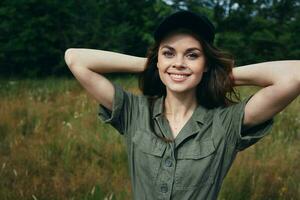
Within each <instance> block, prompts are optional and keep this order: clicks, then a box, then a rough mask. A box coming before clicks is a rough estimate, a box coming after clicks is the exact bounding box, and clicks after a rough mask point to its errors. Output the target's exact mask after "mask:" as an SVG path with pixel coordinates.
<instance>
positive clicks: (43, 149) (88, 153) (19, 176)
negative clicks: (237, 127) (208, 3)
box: [0, 76, 300, 200]
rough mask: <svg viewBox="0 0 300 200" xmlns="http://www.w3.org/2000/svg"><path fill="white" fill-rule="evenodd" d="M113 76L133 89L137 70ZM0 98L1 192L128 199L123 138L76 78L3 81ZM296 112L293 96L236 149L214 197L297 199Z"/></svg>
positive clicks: (299, 134) (245, 91) (299, 104)
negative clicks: (264, 130) (256, 136)
mask: <svg viewBox="0 0 300 200" xmlns="http://www.w3.org/2000/svg"><path fill="white" fill-rule="evenodd" d="M112 79H113V81H115V82H117V83H119V84H122V86H123V87H124V88H125V89H127V90H130V91H132V92H137V91H138V90H137V79H136V77H134V76H127V77H126V78H122V79H121V78H118V77H117V76H114V77H112ZM256 90H257V88H254V87H251V88H250V87H247V88H245V87H244V88H242V87H241V88H240V92H241V96H242V98H244V97H246V96H247V95H249V94H251V93H254V92H255V91H256ZM0 105H1V107H0V177H1V179H0V199H2V200H8V199H31V200H32V199H39V200H40V199H44V200H48V199H49V200H50V199H51V200H55V199H57V200H58V199H73V200H77V199H78V200H79V199H80V200H81V199H83V200H94V199H105V198H107V199H110V198H111V199H116V200H127V199H131V197H132V196H131V193H130V187H131V186H130V178H129V175H128V166H127V155H126V152H125V146H124V143H123V138H122V136H120V135H119V134H118V133H117V132H116V131H115V130H114V129H113V128H112V127H110V126H109V125H105V124H103V123H102V122H101V121H100V120H99V118H98V117H97V112H98V105H97V102H96V101H95V100H93V99H92V98H91V97H90V96H88V95H87V93H86V92H85V91H84V90H83V88H82V87H81V86H80V85H79V84H78V82H77V81H76V80H75V79H70V80H68V79H54V78H49V79H42V80H0ZM299 111H300V100H299V98H298V99H296V100H295V101H294V102H293V103H292V104H291V105H289V106H288V107H287V108H286V109H285V110H284V111H283V112H281V113H280V114H278V115H277V116H276V119H275V125H274V127H273V129H272V132H271V133H270V134H269V135H268V136H266V137H265V138H264V139H263V140H261V141H260V142H258V144H256V145H254V146H252V147H250V148H249V149H247V150H245V151H243V152H241V153H240V154H239V155H238V157H237V159H236V161H235V162H234V164H233V166H232V168H231V170H230V171H229V174H228V175H227V177H226V179H225V182H224V184H223V187H222V190H221V194H220V197H219V200H239V199H241V200H242V199H243V200H267V199H270V200H271V199H272V200H277V199H278V200H287V199H289V200H291V199H294V200H296V199H299V197H300V167H299V166H300V159H299V158H300V142H299V138H300V114H299Z"/></svg>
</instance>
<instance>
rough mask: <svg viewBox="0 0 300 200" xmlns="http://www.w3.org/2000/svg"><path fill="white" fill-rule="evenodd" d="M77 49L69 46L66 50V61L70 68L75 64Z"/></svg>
mask: <svg viewBox="0 0 300 200" xmlns="http://www.w3.org/2000/svg"><path fill="white" fill-rule="evenodd" d="M75 54H76V49H74V48H69V49H67V50H66V51H65V57H64V58H65V62H66V64H67V65H68V67H69V68H71V67H72V66H74V63H75V58H76V55H75Z"/></svg>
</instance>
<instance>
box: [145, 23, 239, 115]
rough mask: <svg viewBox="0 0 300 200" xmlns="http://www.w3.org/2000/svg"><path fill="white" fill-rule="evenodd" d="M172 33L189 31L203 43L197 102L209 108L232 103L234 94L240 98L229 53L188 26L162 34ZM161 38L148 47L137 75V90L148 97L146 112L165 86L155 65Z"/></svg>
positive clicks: (163, 93)
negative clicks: (138, 76) (202, 71)
mask: <svg viewBox="0 0 300 200" xmlns="http://www.w3.org/2000/svg"><path fill="white" fill-rule="evenodd" d="M174 33H187V34H190V35H192V36H194V37H195V38H196V39H197V40H198V41H199V42H200V44H201V45H202V47H203V52H204V56H205V58H206V63H205V64H206V66H207V72H204V73H203V76H202V79H201V81H200V83H199V84H198V86H197V89H196V97H197V101H198V104H199V105H202V106H204V107H205V108H208V109H212V108H216V107H219V106H221V107H225V106H229V105H231V104H233V103H236V101H235V100H234V98H235V99H236V100H240V97H239V94H238V93H237V92H236V91H235V90H234V80H233V76H232V68H233V66H234V60H233V58H232V56H231V54H229V53H227V52H224V51H222V50H220V49H218V48H216V47H215V46H213V45H212V44H210V43H208V42H206V41H205V40H203V39H201V37H200V36H199V35H197V34H195V33H194V32H192V31H191V30H188V29H176V30H174V31H172V32H170V33H169V34H168V35H166V36H165V37H164V38H166V37H168V36H169V35H170V34H174ZM164 38H163V39H164ZM163 39H162V40H163ZM162 40H160V41H157V42H155V43H154V45H152V46H151V47H150V48H149V49H148V52H147V58H148V59H147V62H146V69H145V71H143V73H142V74H141V76H140V79H139V87H140V89H141V91H142V92H143V94H144V95H146V96H148V97H149V98H148V99H149V103H150V113H152V110H153V102H154V100H155V99H156V98H158V97H161V96H165V95H166V87H165V85H164V84H163V82H162V81H161V80H160V77H159V73H158V69H157V66H156V65H157V61H158V60H157V59H158V49H159V45H160V43H161V41H162Z"/></svg>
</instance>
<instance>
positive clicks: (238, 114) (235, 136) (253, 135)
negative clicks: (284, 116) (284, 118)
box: [219, 95, 274, 151]
mask: <svg viewBox="0 0 300 200" xmlns="http://www.w3.org/2000/svg"><path fill="white" fill-rule="evenodd" d="M252 96H253V95H250V96H248V97H247V98H245V99H244V100H242V101H241V102H239V103H237V104H234V105H231V106H229V107H226V108H223V109H221V111H220V113H219V120H220V122H221V124H222V126H223V128H224V129H225V132H226V139H227V141H228V142H229V143H231V144H234V145H235V147H236V149H237V150H238V151H242V150H244V149H246V148H248V147H250V146H251V145H253V144H255V143H256V142H258V141H259V140H260V139H261V138H263V137H264V136H266V135H267V134H268V133H269V131H270V129H271V127H272V125H273V123H274V117H272V118H271V119H269V120H267V121H265V122H263V123H261V124H258V125H255V126H253V127H250V128H248V129H244V128H243V120H244V114H245V106H246V104H247V102H248V101H249V100H250V99H251V97H252Z"/></svg>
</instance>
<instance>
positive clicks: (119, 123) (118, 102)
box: [98, 83, 138, 134]
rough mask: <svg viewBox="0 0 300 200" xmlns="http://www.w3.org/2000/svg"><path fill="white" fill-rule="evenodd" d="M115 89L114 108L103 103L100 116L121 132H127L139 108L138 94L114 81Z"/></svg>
mask: <svg viewBox="0 0 300 200" xmlns="http://www.w3.org/2000/svg"><path fill="white" fill-rule="evenodd" d="M112 84H113V86H114V89H115V93H114V98H113V104H112V110H109V109H107V108H106V107H104V106H103V105H101V104H98V105H99V107H98V108H99V109H98V117H99V119H100V120H101V121H103V122H104V123H108V124H110V125H112V126H113V127H114V128H115V129H116V130H117V131H118V132H119V133H120V134H124V133H126V131H127V129H128V126H129V125H130V124H131V122H132V118H134V116H135V115H134V113H136V110H137V109H138V107H137V106H135V105H138V104H137V101H138V96H136V95H133V94H131V93H130V92H127V91H125V90H124V89H123V88H122V87H121V86H120V85H118V84H116V83H112Z"/></svg>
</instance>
